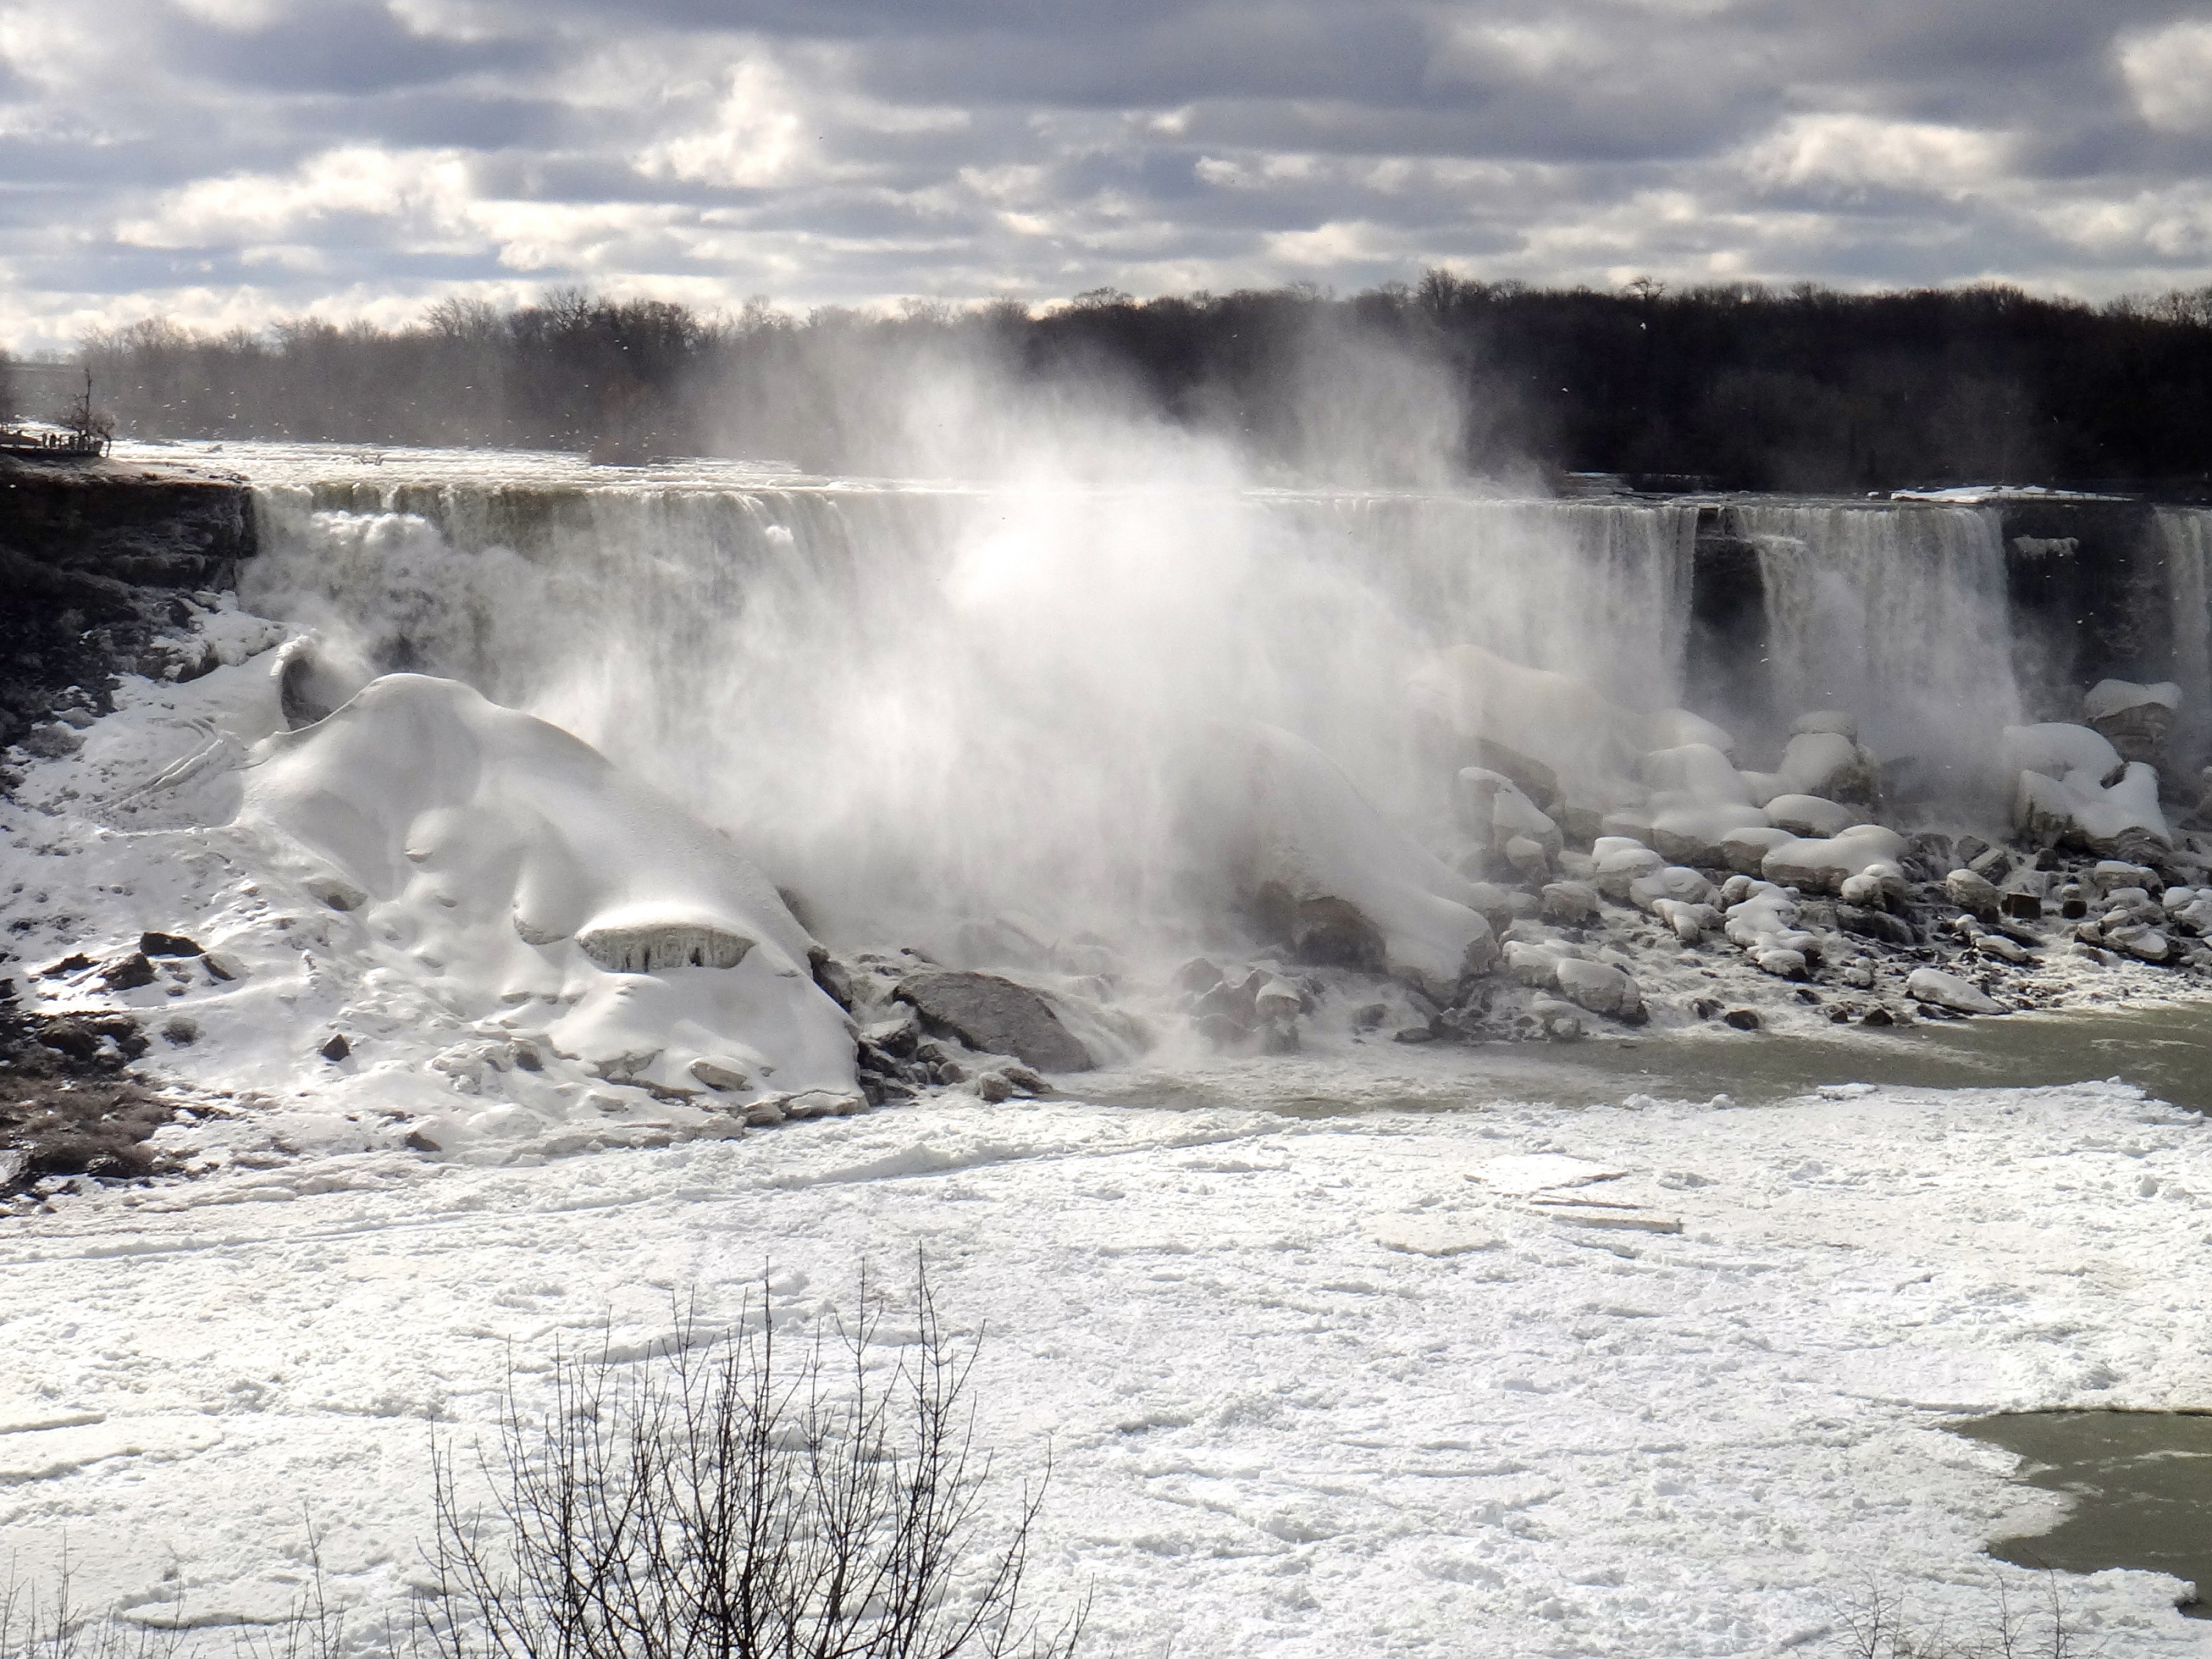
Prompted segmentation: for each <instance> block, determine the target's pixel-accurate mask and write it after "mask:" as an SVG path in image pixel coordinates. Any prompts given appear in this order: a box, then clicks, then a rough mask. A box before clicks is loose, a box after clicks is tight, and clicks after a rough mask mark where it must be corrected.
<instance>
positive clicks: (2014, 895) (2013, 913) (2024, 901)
mask: <svg viewBox="0 0 2212 1659" xmlns="http://www.w3.org/2000/svg"><path fill="white" fill-rule="evenodd" d="M1997 908H1998V910H1999V912H2000V913H2001V914H2002V915H2008V916H2010V917H2012V918H2013V919H2014V920H2015V921H2041V920H2042V917H2043V896H2042V895H2041V894H2039V893H2024V892H2021V890H2018V889H2017V888H2008V889H2007V890H2005V891H2004V892H2002V893H2000V894H1999V895H1998V896H1997Z"/></svg>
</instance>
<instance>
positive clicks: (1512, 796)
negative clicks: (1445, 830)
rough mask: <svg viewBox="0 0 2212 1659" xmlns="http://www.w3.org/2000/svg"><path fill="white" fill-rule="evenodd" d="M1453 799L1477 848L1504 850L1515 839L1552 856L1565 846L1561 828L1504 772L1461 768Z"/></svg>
mask: <svg viewBox="0 0 2212 1659" xmlns="http://www.w3.org/2000/svg"><path fill="white" fill-rule="evenodd" d="M1452 799H1453V804H1454V805H1455V806H1456V807H1457V809H1458V811H1459V820H1460V823H1461V825H1462V828H1464V829H1466V830H1467V831H1468V834H1469V835H1470V836H1473V837H1474V840H1475V842H1476V844H1477V845H1478V846H1480V847H1486V848H1491V847H1494V848H1498V849H1500V850H1501V851H1502V850H1503V849H1504V847H1505V845H1506V843H1507V842H1510V841H1511V840H1512V839H1513V838H1514V837H1516V836H1522V837H1525V838H1527V839H1528V840H1531V841H1534V842H1537V843H1539V844H1540V845H1541V846H1542V847H1543V848H1545V849H1546V850H1547V852H1550V853H1553V854H1556V853H1557V852H1559V848H1560V846H1561V845H1562V842H1561V839H1560V836H1559V825H1558V824H1556V823H1553V821H1552V820H1551V819H1550V818H1549V817H1547V816H1546V815H1545V813H1544V812H1543V811H1542V810H1541V808H1540V807H1538V806H1537V805H1536V803H1535V802H1534V801H1533V800H1531V799H1528V794H1527V793H1525V792H1524V791H1523V790H1522V788H1521V787H1520V786H1519V785H1518V784H1516V783H1515V782H1514V781H1513V780H1512V779H1510V778H1509V777H1507V776H1506V775H1504V773H1502V772H1493V771H1491V770H1489V769H1487V768H1485V767H1480V766H1468V767H1462V768H1461V769H1460V772H1459V775H1458V776H1457V777H1456V778H1455V779H1454V780H1453V791H1452Z"/></svg>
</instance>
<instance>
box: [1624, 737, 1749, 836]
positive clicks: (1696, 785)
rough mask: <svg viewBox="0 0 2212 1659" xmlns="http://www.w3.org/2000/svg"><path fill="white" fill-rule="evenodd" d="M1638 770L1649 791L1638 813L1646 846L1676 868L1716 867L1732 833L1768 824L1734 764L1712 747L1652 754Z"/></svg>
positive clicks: (1678, 747)
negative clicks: (1736, 830)
mask: <svg viewBox="0 0 2212 1659" xmlns="http://www.w3.org/2000/svg"><path fill="white" fill-rule="evenodd" d="M1638 771H1639V773H1640V774H1641V776H1642V779H1643V781H1644V785H1645V787H1648V788H1649V789H1650V791H1651V793H1650V798H1649V799H1647V800H1646V801H1645V802H1644V804H1643V805H1642V807H1641V808H1640V809H1639V810H1640V811H1641V814H1642V817H1643V820H1644V824H1645V825H1646V833H1647V834H1648V835H1649V836H1650V844H1651V845H1652V846H1653V847H1654V848H1656V849H1657V850H1658V851H1659V852H1661V853H1662V854H1665V855H1666V856H1667V857H1668V858H1669V859H1672V860H1674V861H1675V862H1676V863H1679V864H1699V865H1705V866H1718V865H1720V864H1721V863H1722V862H1723V854H1722V851H1721V848H1722V843H1723V842H1724V841H1726V839H1727V838H1728V836H1729V833H1730V832H1731V831H1733V830H1735V829H1744V828H1747V827H1752V826H1755V825H1763V824H1765V823H1766V822H1767V815H1766V814H1765V812H1763V811H1760V810H1759V808H1758V807H1756V806H1754V805H1752V803H1751V796H1750V793H1749V792H1748V790H1747V787H1745V784H1744V781H1743V778H1742V775H1741V774H1739V773H1738V772H1737V771H1736V769H1735V763H1733V762H1731V761H1730V760H1729V757H1728V756H1727V755H1726V754H1724V753H1723V751H1722V750H1720V749H1719V748H1718V747H1717V746H1716V745H1714V744H1709V743H1691V744H1678V745H1676V746H1675V747H1674V748H1671V749H1661V750H1653V751H1652V752H1651V753H1650V754H1647V755H1645V756H1644V757H1643V758H1642V759H1641V760H1640V761H1639V762H1638Z"/></svg>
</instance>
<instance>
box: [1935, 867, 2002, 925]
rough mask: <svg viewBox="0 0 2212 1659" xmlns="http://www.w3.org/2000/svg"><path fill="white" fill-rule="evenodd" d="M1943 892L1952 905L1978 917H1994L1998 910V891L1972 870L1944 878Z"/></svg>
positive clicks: (1955, 871) (1955, 872) (1956, 872)
mask: <svg viewBox="0 0 2212 1659" xmlns="http://www.w3.org/2000/svg"><path fill="white" fill-rule="evenodd" d="M1943 891H1944V893H1945V894H1946V896H1948V897H1949V899H1950V901H1951V902H1952V903H1954V904H1955V905H1957V906H1958V907H1959V908H1960V909H1962V910H1972V912H1974V914H1975V915H1992V914H1994V913H1995V912H1996V908H1997V890H1996V888H1995V887H1994V886H1992V885H1991V884H1990V882H1989V881H1988V880H1987V879H1986V878H1984V877H1981V876H1978V875H1977V874H1975V873H1974V872H1972V870H1954V871H1953V872H1951V873H1950V874H1949V875H1948V876H1946V877H1944V878H1943Z"/></svg>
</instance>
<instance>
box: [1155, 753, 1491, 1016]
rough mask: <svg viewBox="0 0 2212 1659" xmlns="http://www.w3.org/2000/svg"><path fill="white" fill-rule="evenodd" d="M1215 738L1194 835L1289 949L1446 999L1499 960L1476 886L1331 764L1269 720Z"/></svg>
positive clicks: (1200, 781)
mask: <svg viewBox="0 0 2212 1659" xmlns="http://www.w3.org/2000/svg"><path fill="white" fill-rule="evenodd" d="M1217 737H1218V742H1217V744H1216V745H1215V750H1214V752H1213V754H1212V756H1211V757H1210V759H1211V761H1212V763H1211V764H1209V765H1206V767H1204V768H1203V769H1201V771H1200V774H1199V775H1198V776H1197V777H1196V778H1195V779H1194V781H1193V789H1192V795H1193V800H1192V805H1193V807H1194V817H1195V819H1196V821H1197V823H1198V824H1199V825H1200V833H1201V839H1202V840H1204V841H1206V842H1211V843H1212V851H1213V852H1214V853H1215V854H1217V855H1218V860H1219V862H1220V865H1221V866H1222V867H1223V869H1225V872H1227V875H1228V878H1229V879H1230V881H1231V884H1233V886H1234V887H1235V888H1236V890H1237V893H1238V896H1239V897H1240V898H1241V900H1242V902H1243V903H1244V904H1245V905H1246V906H1247V907H1248V908H1250V909H1252V910H1253V911H1255V912H1256V913H1257V914H1258V915H1259V916H1260V918H1261V924H1262V926H1263V927H1265V928H1266V929H1267V931H1270V932H1273V933H1277V934H1279V935H1280V936H1281V937H1282V938H1283V939H1285V940H1286V941H1287V942H1288V943H1289V944H1290V945H1291V948H1292V950H1293V951H1294V953H1295V954H1297V955H1298V956H1299V957H1302V958H1304V959H1305V960H1308V961H1312V962H1316V963H1334V964H1335V965H1340V966H1345V967H1354V968H1368V969H1382V970H1383V971H1386V972H1389V973H1391V974H1394V975H1399V976H1401V977H1403V978H1406V979H1408V980H1410V981H1413V982H1415V983H1418V984H1419V985H1420V986H1422V987H1423V988H1425V989H1428V990H1430V991H1431V994H1436V993H1443V994H1447V995H1448V994H1449V993H1451V992H1452V991H1453V989H1454V988H1455V987H1456V986H1457V985H1458V983H1459V981H1461V979H1462V978H1463V977H1464V976H1466V975H1469V974H1479V973H1486V972H1488V971H1489V969H1491V968H1492V967H1493V966H1495V965H1496V963H1497V961H1498V941H1497V939H1496V936H1495V935H1494V934H1493V933H1492V931H1491V927H1490V924H1489V923H1488V922H1487V921H1485V920H1484V919H1483V917H1482V915H1480V913H1479V909H1478V904H1479V898H1480V896H1479V895H1478V893H1477V891H1476V887H1475V884H1474V883H1472V882H1470V881H1468V880H1467V879H1466V878H1464V877H1462V876H1460V875H1458V874H1457V873H1455V872H1454V871H1452V870H1451V869H1450V868H1449V867H1448V866H1446V865H1445V864H1444V863H1443V860H1440V859H1438V858H1437V856H1436V855H1435V854H1433V853H1431V852H1430V851H1429V850H1428V849H1427V848H1425V847H1423V846H1422V845H1421V844H1420V843H1419V842H1416V841H1415V840H1414V839H1413V837H1412V836H1409V835H1407V833H1406V832H1405V831H1404V830H1402V829H1399V828H1398V827H1397V826H1396V825H1395V824H1393V823H1389V821H1388V820H1387V819H1385V818H1384V817H1383V816H1382V815H1381V814H1380V813H1378V812H1376V810H1375V809H1374V807H1372V806H1371V805H1369V804H1368V802H1367V801H1366V799H1364V797H1362V796H1361V794H1360V793H1359V791H1358V789H1357V788H1356V787H1353V785H1352V780H1351V779H1349V778H1347V777H1346V776H1345V775H1344V773H1343V771H1342V769H1340V768H1339V767H1338V766H1337V764H1336V763H1335V762H1334V761H1332V760H1330V759H1329V758H1328V756H1326V755H1324V754H1322V751H1321V750H1318V749H1316V748H1315V747H1314V746H1313V745H1312V744H1310V743H1307V742H1306V741H1305V740H1304V739H1303V738H1297V737H1294V736H1292V735H1291V733H1290V732H1285V731H1282V730H1280V729H1279V728H1278V727H1275V726H1245V727H1239V728H1234V729H1224V730H1223V731H1221V732H1218V734H1217Z"/></svg>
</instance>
